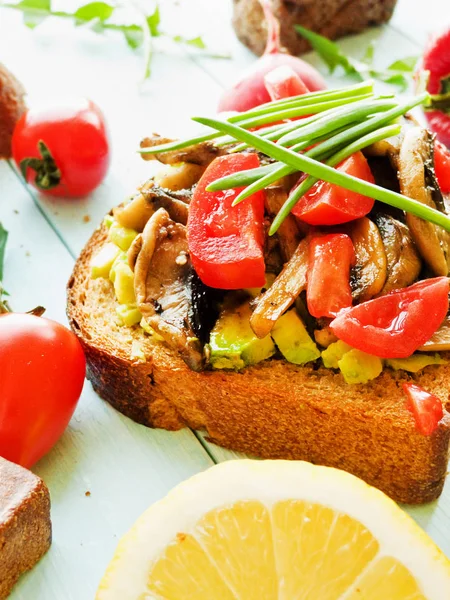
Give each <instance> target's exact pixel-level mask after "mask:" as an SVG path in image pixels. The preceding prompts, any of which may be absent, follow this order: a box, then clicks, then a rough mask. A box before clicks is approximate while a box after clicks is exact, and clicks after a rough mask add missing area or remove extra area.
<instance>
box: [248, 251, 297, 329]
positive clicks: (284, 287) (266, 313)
mask: <svg viewBox="0 0 450 600" xmlns="http://www.w3.org/2000/svg"><path fill="white" fill-rule="evenodd" d="M307 269H308V241H307V240H306V239H304V240H302V241H301V242H300V243H299V245H298V246H297V250H296V251H295V252H294V254H293V256H292V258H291V260H290V261H289V262H288V263H286V265H285V266H284V268H283V270H282V271H281V273H280V274H279V275H278V277H277V278H276V279H275V281H274V283H273V284H272V285H271V286H270V288H269V289H268V290H267V291H266V292H264V293H263V294H261V295H260V296H259V297H258V298H257V299H256V300H255V302H254V305H255V310H254V312H253V314H252V316H251V318H250V325H251V328H252V329H253V331H254V332H255V335H257V336H258V337H259V338H264V337H265V336H266V335H268V334H269V333H270V332H271V331H272V328H273V326H274V325H275V323H276V322H277V320H278V319H279V318H280V317H281V315H282V314H283V313H285V312H286V311H287V309H288V308H289V307H290V306H291V304H293V303H294V302H295V299H296V298H297V296H298V295H299V294H300V293H301V292H302V291H303V290H304V289H305V288H306V271H307Z"/></svg>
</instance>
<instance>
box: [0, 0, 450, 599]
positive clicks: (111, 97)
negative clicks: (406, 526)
mask: <svg viewBox="0 0 450 600" xmlns="http://www.w3.org/2000/svg"><path fill="white" fill-rule="evenodd" d="M70 1H71V0H70ZM67 4H69V0H67ZM230 4H231V3H230V2H229V0H215V1H214V2H211V0H181V1H180V2H179V3H177V4H176V5H175V4H174V3H173V2H172V0H164V2H163V9H164V11H165V13H166V15H167V18H166V19H165V22H166V23H167V25H168V27H169V28H171V29H172V31H173V32H174V33H180V31H185V33H186V35H189V36H194V35H196V34H198V33H204V34H205V40H206V42H207V43H208V44H209V45H210V46H211V47H212V48H213V49H214V50H216V51H221V52H227V51H229V52H231V54H232V59H231V60H229V61H225V60H213V59H209V58H200V57H199V56H198V55H197V54H196V53H195V52H194V51H192V52H191V53H190V55H188V54H186V53H184V52H183V51H181V50H180V49H175V50H174V49H171V50H170V52H169V53H168V54H165V55H162V54H157V55H156V56H155V61H154V65H153V76H152V79H151V81H150V82H149V84H148V85H146V86H139V83H138V82H139V78H140V76H141V67H142V58H141V56H140V55H139V53H133V52H132V51H131V50H129V49H128V48H127V46H126V44H125V43H124V42H123V40H121V38H118V37H117V36H115V35H111V36H107V37H106V38H104V37H103V36H96V35H95V34H93V33H91V32H89V31H86V30H85V29H82V28H79V29H77V30H74V28H72V27H71V26H70V25H69V24H68V23H65V22H61V21H57V22H48V23H46V24H44V25H42V26H41V27H40V28H38V29H36V30H35V31H33V32H32V31H30V30H28V29H27V28H26V27H25V26H23V24H22V23H21V19H20V15H19V14H17V13H15V12H13V11H5V10H3V9H0V56H1V59H2V61H3V62H5V64H7V65H8V67H9V68H10V69H11V70H13V71H14V72H15V73H16V75H17V76H18V77H19V78H20V79H22V81H23V83H24V84H25V86H26V88H27V89H28V91H29V94H30V96H29V99H30V102H33V103H35V102H38V101H40V100H45V99H48V98H53V97H56V96H57V95H59V94H60V93H61V92H62V91H63V92H65V93H67V94H85V95H88V96H89V97H91V98H92V99H93V100H94V101H96V102H98V104H99V105H100V106H101V107H102V109H103V110H104V112H105V115H106V118H107V120H108V122H109V125H110V131H111V140H112V146H113V151H114V152H113V162H112V168H111V170H110V173H109V175H108V177H107V179H106V180H105V182H104V183H103V184H102V186H100V188H99V189H98V190H97V191H96V192H95V193H94V194H92V196H91V197H90V198H89V199H86V200H83V201H80V202H78V201H77V202H62V201H59V202H56V201H53V200H48V199H45V198H42V197H39V196H37V195H36V194H34V193H31V195H30V192H29V191H27V190H26V189H25V188H24V187H23V186H22V184H21V183H20V182H19V180H18V179H17V178H16V176H15V175H14V174H13V172H12V170H11V169H10V168H9V167H8V165H7V164H5V163H2V164H0V185H1V193H0V220H1V221H3V222H4V224H5V227H6V228H7V229H9V230H10V232H11V239H10V244H9V247H8V253H7V264H6V274H5V283H6V285H7V287H8V289H9V291H10V292H11V293H12V295H13V299H14V305H15V307H16V308H17V309H19V310H25V309H27V308H28V307H29V306H30V305H34V304H38V303H42V304H45V305H46V306H47V307H48V314H49V316H51V317H52V318H55V319H57V320H60V321H62V322H64V321H65V316H64V297H65V290H64V287H65V282H66V279H67V278H68V276H69V273H70V271H71V268H72V264H73V257H74V256H75V255H77V254H78V253H79V251H80V250H81V248H82V246H83V245H84V243H85V242H86V241H87V239H88V238H89V237H90V235H91V233H92V231H93V230H94V228H95V227H96V226H97V224H98V223H99V222H100V221H101V219H102V217H103V215H104V214H105V213H106V212H107V211H108V210H109V209H110V208H111V207H112V206H114V205H116V204H118V203H119V202H120V201H121V200H122V199H123V198H124V197H125V196H126V195H128V194H129V193H131V192H132V191H133V189H134V187H135V186H136V185H137V183H139V182H140V181H142V180H143V179H145V178H147V177H149V176H150V175H151V174H152V169H153V168H154V167H153V166H152V165H151V164H150V163H146V162H143V161H141V160H140V159H139V158H138V157H137V156H136V154H135V149H136V148H137V146H138V142H139V140H140V138H141V137H143V136H145V135H147V134H149V133H152V132H153V131H158V132H161V133H163V134H167V135H171V134H172V135H175V136H181V135H187V134H188V133H191V132H193V131H196V126H194V125H193V124H192V123H191V122H190V121H189V116H191V115H194V114H208V113H209V114H211V113H213V112H214V108H215V106H216V103H217V100H218V97H219V95H220V92H221V89H222V88H223V87H225V86H226V85H229V84H230V83H231V82H233V81H234V80H235V79H236V76H237V73H238V72H239V71H241V70H242V69H243V68H245V67H246V66H248V65H250V64H251V63H252V62H253V60H254V57H253V56H252V54H251V53H250V52H249V51H248V50H247V49H246V48H244V47H243V46H242V45H241V44H239V42H237V40H236V38H235V36H234V34H233V31H232V29H231V26H230V21H231V7H230ZM64 7H66V0H65V5H64ZM438 7H439V10H438ZM448 12H449V5H448V0H430V2H427V3H423V2H418V0H414V1H413V0H399V3H398V7H397V10H396V12H395V14H394V18H393V21H392V26H388V27H384V28H381V29H374V30H370V31H368V32H366V33H364V34H362V35H360V36H357V37H356V38H353V39H347V40H343V41H342V42H341V43H340V44H341V47H342V48H343V49H344V50H345V51H346V52H348V53H350V54H352V55H353V56H356V57H360V56H361V55H362V53H363V51H364V48H365V46H366V45H367V43H368V42H369V41H374V42H375V46H376V50H375V61H376V64H377V65H379V66H386V65H388V64H390V63H391V62H392V61H393V60H394V59H396V58H401V57H404V56H407V55H411V54H418V53H419V52H420V47H421V45H422V44H423V42H424V40H425V39H426V37H427V35H428V33H429V31H431V30H432V29H434V28H435V27H438V26H440V24H441V23H442V22H443V20H444V17H445V15H446V13H448ZM449 17H450V15H449ZM447 20H448V19H447ZM306 58H307V59H308V60H310V61H311V62H313V63H314V64H315V65H318V66H319V68H320V69H321V70H322V71H323V72H324V68H323V66H322V65H321V63H320V61H319V59H318V58H317V57H315V56H313V55H307V56H306ZM44 65H50V66H51V72H46V70H45V69H43V66H44ZM328 80H329V81H330V84H337V85H342V80H339V79H338V78H336V77H335V78H328ZM380 89H386V88H383V87H380ZM37 207H39V210H38V208H37ZM15 210H18V211H19V214H16V213H15V212H14V211H15ZM39 211H42V214H40V212H39ZM46 220H47V222H46ZM202 443H203V444H204V448H203V447H202V445H201V444H199V443H198V441H197V440H196V439H195V438H194V436H193V434H192V433H190V432H188V431H181V432H176V433H168V432H165V431H158V430H156V431H151V430H148V429H146V428H144V427H142V426H139V425H136V424H134V423H132V422H131V421H129V420H128V419H126V418H124V417H122V416H121V415H119V414H118V413H116V412H115V411H114V410H113V409H111V408H110V407H109V406H107V405H106V404H105V403H103V402H101V401H100V400H99V399H98V398H97V397H96V395H95V394H94V393H93V392H92V390H91V388H90V387H89V386H86V389H85V391H84V393H83V399H82V402H81V403H80V406H79V409H78V410H77V412H76V414H75V417H74V419H73V420H72V422H71V425H70V427H69V429H68V431H67V433H66V434H65V435H64V436H63V438H62V440H61V441H60V442H59V444H58V445H57V446H56V448H55V449H54V450H53V451H52V452H51V453H50V454H49V455H48V456H47V457H46V458H45V459H43V460H42V461H41V462H40V463H39V465H37V468H36V472H37V473H38V474H39V475H40V476H42V477H43V478H44V480H45V481H46V482H47V484H48V485H49V487H50V491H51V495H52V501H53V509H52V510H53V523H54V544H53V547H52V549H51V550H50V552H49V553H48V555H47V556H46V557H45V558H44V560H43V561H42V563H41V564H40V565H39V567H38V568H37V569H35V570H33V571H32V572H31V573H30V574H28V575H27V576H25V577H24V578H23V579H22V581H21V582H20V583H19V585H18V586H17V587H16V589H15V592H14V593H13V595H12V599H13V600H30V599H31V598H32V599H33V600H61V599H62V598H64V600H90V599H91V598H92V597H93V590H94V589H95V587H96V584H97V581H98V579H99V577H100V575H101V573H102V571H103V568H104V566H105V564H106V562H107V561H108V559H109V557H110V556H111V553H112V550H113V548H114V547H115V545H116V543H117V541H118V537H119V536H120V535H121V534H122V533H123V532H124V531H125V530H126V529H127V528H128V527H129V526H130V525H131V523H132V522H133V521H134V520H135V518H136V517H137V516H138V514H139V513H140V512H142V510H143V509H144V508H146V507H147V506H148V505H149V504H150V503H151V502H153V501H154V500H156V499H157V498H159V497H161V496H162V495H164V494H165V493H166V492H167V491H168V490H169V489H170V488H171V487H173V486H174V485H175V484H176V483H177V482H178V481H180V480H182V479H184V478H186V477H188V476H190V475H191V474H193V473H195V472H197V471H199V470H201V469H204V468H206V467H207V466H208V465H210V464H211V460H210V458H209V457H208V455H207V453H206V452H205V449H206V450H207V451H208V453H209V454H210V455H211V456H212V458H213V460H214V461H216V462H220V461H223V460H229V459H232V458H239V456H240V455H239V454H237V453H233V452H229V451H226V450H223V449H221V448H219V447H217V446H214V445H212V444H209V443H208V442H207V441H205V440H204V439H202ZM86 492H90V495H89V496H86V495H85V493H86ZM406 510H407V511H408V512H409V513H410V514H411V515H412V516H413V518H414V519H416V521H417V522H418V523H419V524H420V525H421V526H422V527H423V528H424V529H425V530H426V531H427V532H428V533H429V534H430V535H431V537H432V538H433V539H434V540H435V542H436V543H437V544H438V545H440V547H441V548H442V549H443V550H444V551H445V552H446V553H447V555H448V556H450V534H449V533H448V532H449V531H450V485H449V484H447V486H446V488H445V491H444V494H443V495H442V496H441V498H440V499H439V501H438V502H435V503H433V504H431V505H428V506H423V507H420V508H414V509H410V508H407V509H406Z"/></svg>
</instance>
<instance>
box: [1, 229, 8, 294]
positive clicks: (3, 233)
mask: <svg viewBox="0 0 450 600" xmlns="http://www.w3.org/2000/svg"><path fill="white" fill-rule="evenodd" d="M7 239H8V232H7V231H6V229H4V227H3V225H2V224H1V223H0V287H1V282H2V279H3V267H4V262H5V248H6V241H7Z"/></svg>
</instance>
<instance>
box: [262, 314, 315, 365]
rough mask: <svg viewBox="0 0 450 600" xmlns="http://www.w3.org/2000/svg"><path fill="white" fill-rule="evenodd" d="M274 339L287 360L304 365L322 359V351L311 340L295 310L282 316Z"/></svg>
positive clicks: (273, 334) (275, 329) (273, 333)
mask: <svg viewBox="0 0 450 600" xmlns="http://www.w3.org/2000/svg"><path fill="white" fill-rule="evenodd" d="M272 337H273V339H274V341H275V344H276V345H277V346H278V349H279V350H280V352H281V354H282V355H283V356H284V358H285V359H286V360H288V361H289V362H291V363H294V364H296V365H303V364H305V363H307V362H311V361H312V360H316V359H318V358H319V357H320V351H319V349H318V348H317V346H316V344H315V342H314V341H313V340H312V339H311V337H310V335H309V333H308V332H307V331H306V327H305V326H304V325H303V321H302V320H301V319H300V317H299V316H298V314H297V311H296V310H295V308H293V309H291V310H288V311H287V312H286V313H284V315H282V316H281V317H280V318H279V319H278V321H277V322H276V323H275V326H274V328H273V330H272Z"/></svg>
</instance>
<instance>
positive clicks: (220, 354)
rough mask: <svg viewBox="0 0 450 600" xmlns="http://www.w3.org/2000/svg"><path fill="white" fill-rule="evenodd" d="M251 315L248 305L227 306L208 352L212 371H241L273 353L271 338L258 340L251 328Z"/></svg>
mask: <svg viewBox="0 0 450 600" xmlns="http://www.w3.org/2000/svg"><path fill="white" fill-rule="evenodd" d="M251 314H252V311H251V308H250V304H249V302H244V303H242V304H240V305H239V306H237V307H227V308H225V309H224V310H223V311H222V313H221V314H220V316H219V318H218V320H217V322H216V324H215V325H214V327H213V329H212V331H211V335H210V340H209V344H208V347H207V353H208V355H209V362H210V364H211V366H212V367H213V369H234V370H239V369H243V368H244V367H246V366H247V365H254V364H256V363H258V362H261V361H262V360H265V359H266V358H269V357H270V356H272V355H273V354H275V352H276V348H275V344H274V343H273V341H272V338H271V337H270V335H267V336H266V337H265V338H262V339H259V338H258V337H256V335H255V334H254V333H253V330H252V328H251V327H250V316H251Z"/></svg>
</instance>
